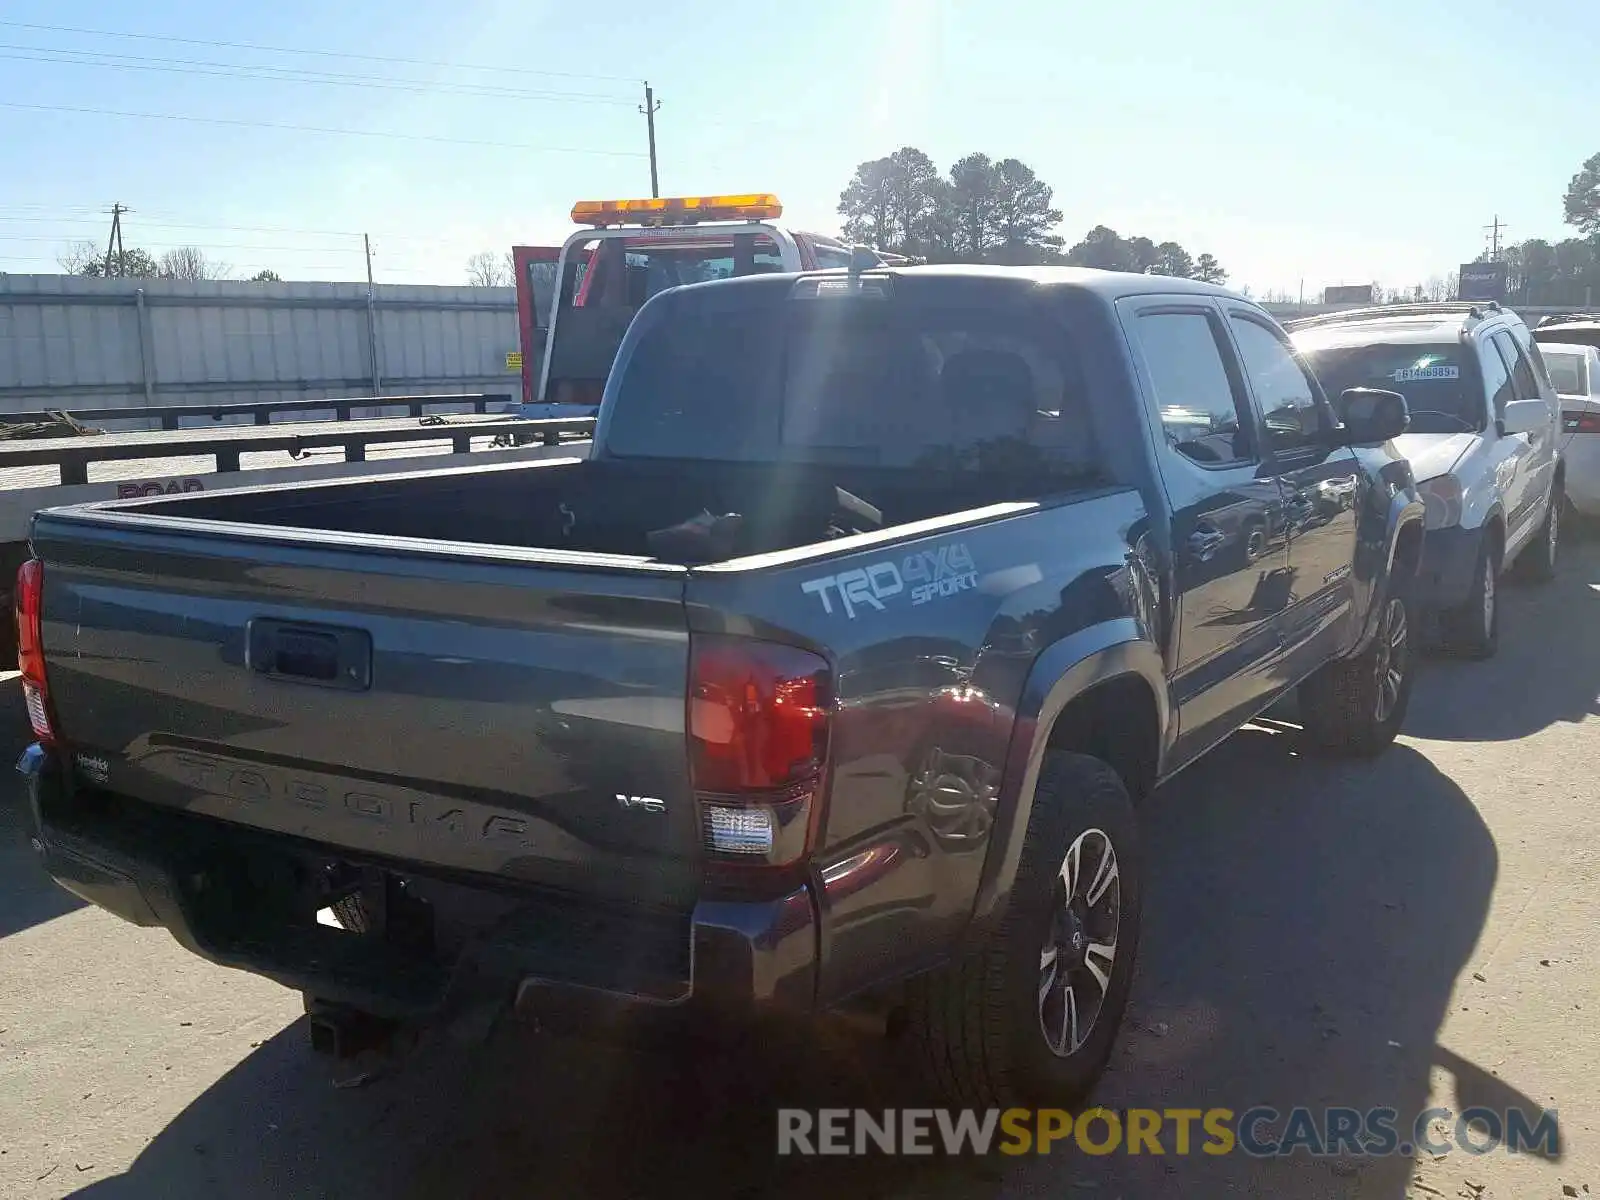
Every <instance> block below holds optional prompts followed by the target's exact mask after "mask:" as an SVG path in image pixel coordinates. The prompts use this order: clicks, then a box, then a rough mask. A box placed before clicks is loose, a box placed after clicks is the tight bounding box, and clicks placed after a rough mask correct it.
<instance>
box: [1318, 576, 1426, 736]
mask: <svg viewBox="0 0 1600 1200" xmlns="http://www.w3.org/2000/svg"><path fill="white" fill-rule="evenodd" d="M1416 644H1417V643H1416V622H1415V621H1414V620H1413V619H1412V611H1411V602H1410V600H1409V598H1408V597H1407V594H1406V591H1405V589H1404V588H1401V589H1399V590H1398V591H1397V592H1396V594H1394V595H1392V596H1389V597H1387V598H1385V600H1384V601H1383V611H1382V613H1381V614H1380V616H1379V618H1378V632H1377V633H1376V634H1375V635H1374V636H1373V639H1372V641H1371V643H1370V644H1369V645H1368V646H1367V648H1366V649H1365V650H1363V651H1362V652H1361V653H1360V654H1357V655H1355V656H1354V657H1352V658H1342V659H1338V660H1336V661H1334V662H1331V663H1327V664H1326V665H1324V666H1323V667H1322V669H1321V670H1319V671H1317V672H1316V674H1314V675H1312V676H1311V678H1309V679H1307V680H1306V681H1305V682H1304V683H1302V684H1301V685H1300V695H1299V700H1300V717H1301V721H1302V722H1303V727H1304V730H1305V736H1306V738H1307V739H1308V740H1309V742H1310V744H1311V746H1312V747H1313V748H1314V749H1317V750H1320V751H1322V752H1323V753H1325V754H1332V755H1339V756H1343V757H1350V758H1369V757H1371V756H1372V755H1375V754H1380V753H1382V752H1383V751H1384V750H1386V749H1388V747H1389V745H1390V743H1392V742H1393V741H1394V739H1395V735H1396V734H1398V733H1399V732H1400V726H1401V724H1402V723H1403V722H1404V721H1405V719H1406V707H1407V706H1408V705H1409V704H1410V703H1411V683H1412V675H1413V674H1414V670H1415V666H1416V661H1417V653H1416ZM1391 668H1392V669H1393V670H1394V671H1395V672H1396V673H1397V674H1398V680H1396V679H1394V678H1392V677H1391V675H1390V671H1391ZM1385 685H1387V687H1386V686H1385Z"/></svg>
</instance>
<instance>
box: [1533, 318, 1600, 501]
mask: <svg viewBox="0 0 1600 1200" xmlns="http://www.w3.org/2000/svg"><path fill="white" fill-rule="evenodd" d="M1539 349H1540V350H1541V351H1542V352H1543V354H1544V361H1545V365H1546V366H1548V367H1549V368H1550V382H1551V383H1553V384H1554V385H1555V389H1556V394H1557V395H1559V396H1560V397H1561V432H1562V435H1563V437H1564V438H1565V443H1564V445H1563V446H1562V451H1561V457H1562V461H1563V462H1565V463H1566V465H1567V503H1569V504H1571V505H1572V507H1573V509H1574V510H1575V511H1577V512H1579V513H1582V514H1583V515H1584V516H1585V517H1592V518H1593V517H1600V350H1596V349H1595V348H1594V347H1593V346H1584V345H1579V344H1578V343H1576V342H1551V341H1546V340H1545V337H1544V331H1543V330H1541V331H1540V334H1539Z"/></svg>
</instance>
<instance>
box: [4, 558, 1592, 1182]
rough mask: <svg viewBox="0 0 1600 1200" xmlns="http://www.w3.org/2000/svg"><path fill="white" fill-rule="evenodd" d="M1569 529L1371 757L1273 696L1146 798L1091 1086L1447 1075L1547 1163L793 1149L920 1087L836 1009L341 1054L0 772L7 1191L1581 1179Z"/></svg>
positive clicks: (1281, 1095)
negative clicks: (1355, 758)
mask: <svg viewBox="0 0 1600 1200" xmlns="http://www.w3.org/2000/svg"><path fill="white" fill-rule="evenodd" d="M1572 551H1573V552H1572V553H1571V555H1570V556H1569V560H1568V562H1567V564H1566V565H1565V567H1564V569H1563V572H1562V576H1561V578H1560V579H1559V580H1558V581H1557V582H1556V583H1554V584H1552V585H1549V586H1547V587H1544V588H1539V589H1532V588H1524V587H1517V588H1512V589H1508V590H1507V592H1506V596H1505V598H1506V608H1505V612H1504V615H1503V623H1504V625H1503V628H1504V632H1503V641H1502V647H1501V652H1500V656H1499V657H1498V658H1497V659H1495V660H1494V661H1492V662H1488V663H1465V662H1457V661H1451V660H1449V659H1440V658H1434V659H1430V660H1428V661H1427V662H1426V663H1425V666H1424V674H1423V676H1422V677H1421V679H1420V680H1419V684H1418V688H1417V692H1416V695H1415V698H1414V700H1413V705H1412V710H1411V714H1410V719H1409V721H1408V723H1407V728H1406V734H1405V736H1404V737H1403V738H1402V740H1401V744H1400V745H1399V746H1397V747H1396V748H1395V749H1394V750H1393V751H1391V752H1390V753H1389V754H1387V755H1386V756H1384V757H1383V758H1382V759H1380V760H1378V761H1375V762H1371V763H1361V764H1335V765H1329V764H1326V763H1323V762H1318V761H1316V760H1310V759H1305V758H1302V757H1301V756H1300V754H1299V753H1298V752H1297V749H1296V744H1295V735H1294V731H1293V729H1292V727H1288V726H1284V725H1280V724H1278V723H1275V722H1271V721H1269V722H1264V723H1263V724H1262V725H1260V726H1258V727H1252V728H1250V729H1248V730H1245V731H1244V732H1242V733H1241V734H1240V735H1238V736H1237V737H1235V738H1233V739H1232V740H1231V741H1230V742H1228V743H1227V744H1226V745H1225V746H1223V747H1222V748H1220V749H1219V750H1218V751H1217V752H1216V753H1215V754H1213V755H1212V756H1210V758H1208V759H1207V760H1206V761H1205V762H1203V763H1201V764H1199V765H1198V766H1197V767H1195V768H1194V769H1193V770H1191V771H1190V772H1188V773H1186V774H1185V775H1184V776H1182V777H1181V778H1180V779H1178V780H1177V781H1175V782H1174V783H1172V784H1170V785H1168V786H1167V787H1166V788H1164V789H1162V791H1161V792H1160V793H1159V794H1158V795H1157V796H1155V797H1154V798H1153V799H1152V801H1151V803H1150V805H1149V808H1148V813H1147V831H1148V832H1147V836H1148V839H1149V842H1150V844H1149V847H1148V851H1147V852H1148V855H1149V859H1150V878H1151V883H1150V885H1149V890H1148V894H1147V897H1146V922H1147V925H1146V931H1145V942H1144V945H1143V947H1142V951H1141V967H1140V975H1139V978H1138V981H1137V984H1136V987H1135V998H1134V1003H1133V1011H1132V1016H1131V1019H1130V1022H1129V1024H1128V1025H1127V1026H1126V1027H1125V1029H1124V1032H1123V1035H1122V1037H1121V1040H1120V1043H1119V1047H1118V1050H1117V1053H1116V1056H1115V1059H1114V1064H1113V1068H1112V1070H1111V1071H1110V1073H1109V1074H1108V1076H1107V1078H1106V1080H1105V1082H1104V1084H1103V1085H1102V1087H1101V1089H1100V1091H1099V1094H1098V1096H1097V1099H1098V1100H1099V1101H1100V1102H1101V1103H1103V1104H1106V1105H1108V1106H1112V1107H1118V1106H1151V1107H1158V1108H1171V1107H1196V1108H1204V1107H1209V1106H1214V1105H1215V1106H1225V1107H1229V1108H1232V1109H1234V1110H1236V1111H1242V1110H1244V1109H1246V1108H1249V1107H1251V1106H1253V1105H1256V1104H1270V1105H1274V1106H1277V1107H1280V1108H1287V1107H1289V1106H1291V1105H1294V1104H1304V1105H1311V1106H1324V1105H1349V1106H1353V1107H1357V1108H1361V1109H1366V1108H1369V1107H1373V1106H1378V1105H1388V1106H1391V1107H1393V1108H1395V1109H1397V1110H1399V1111H1400V1112H1401V1113H1402V1114H1405V1120H1406V1121H1409V1118H1410V1115H1411V1114H1414V1113H1415V1112H1417V1111H1419V1110H1421V1109H1424V1108H1426V1107H1428V1106H1430V1105H1435V1104H1436V1105H1439V1106H1442V1107H1447V1108H1451V1109H1453V1110H1456V1111H1458V1112H1459V1111H1460V1110H1461V1109H1462V1108H1465V1107H1468V1106H1470V1105H1473V1104H1485V1105H1488V1106H1490V1107H1494V1108H1499V1109H1504V1108H1506V1107H1510V1106H1522V1107H1524V1108H1526V1109H1529V1110H1534V1111H1537V1110H1538V1109H1540V1108H1541V1107H1548V1108H1553V1109H1555V1110H1556V1111H1557V1112H1558V1113H1559V1123H1560V1128H1561V1133H1562V1140H1561V1145H1560V1148H1559V1152H1558V1153H1557V1154H1556V1155H1555V1156H1554V1157H1553V1158H1546V1157H1540V1156H1529V1155H1522V1156H1516V1157H1513V1156H1509V1155H1507V1154H1505V1153H1503V1152H1496V1153H1494V1154H1490V1155H1485V1156H1481V1157H1477V1156H1471V1155H1467V1154H1464V1153H1460V1152H1456V1153H1453V1154H1450V1155H1448V1156H1445V1157H1442V1158H1440V1159H1437V1160H1435V1159H1434V1158H1433V1157H1431V1156H1428V1155H1424V1156H1422V1158H1421V1159H1420V1160H1410V1159H1401V1158H1390V1159H1382V1160H1353V1159H1336V1160H1328V1159H1322V1160H1312V1159H1309V1158H1307V1157H1304V1156H1301V1155H1297V1156H1294V1157H1292V1158H1289V1159H1284V1160H1264V1161H1263V1160H1253V1159H1250V1158H1248V1157H1245V1156H1242V1155H1230V1156H1226V1157H1220V1158H1212V1157H1205V1156H1201V1155H1194V1156H1190V1157H1182V1158H1180V1157H1176V1156H1171V1157H1165V1158H1156V1157H1151V1156H1138V1157H1128V1156H1123V1155H1116V1156H1111V1157H1104V1158H1090V1157H1087V1156H1084V1155H1083V1154H1081V1153H1079V1152H1078V1151H1077V1150H1075V1149H1065V1150H1064V1149H1062V1148H1061V1147H1058V1148H1057V1152H1056V1153H1054V1154H1052V1155H1051V1156H1049V1157H1047V1158H1027V1159H1000V1160H995V1161H988V1162H973V1161H965V1162H957V1163H947V1162H921V1163H918V1164H912V1163H910V1162H908V1160H900V1161H899V1162H890V1161H883V1160H878V1161H871V1162H863V1161H856V1160H838V1159H831V1160H825V1161H814V1162H811V1163H804V1164H802V1163H797V1162H794V1161H786V1162H779V1161H777V1160H775V1158H774V1156H773V1154H772V1146H773V1140H774V1135H773V1129H774V1117H773V1108H774V1106H775V1105H777V1104H779V1103H784V1104H792V1105H801V1106H809V1107H817V1106H822V1105H830V1104H831V1105H860V1106H866V1107H880V1106H882V1105H884V1104H887V1103H892V1102H894V1101H895V1100H896V1099H897V1098H899V1097H900V1096H902V1095H903V1094H904V1093H903V1091H902V1089H901V1086H900V1082H901V1079H902V1078H903V1067H902V1064H901V1063H900V1061H899V1060H898V1059H897V1058H896V1057H895V1055H894V1054H893V1052H892V1051H886V1050H884V1049H883V1048H882V1047H881V1046H880V1045H879V1044H878V1043H877V1042H874V1041H870V1040H868V1039H865V1038H864V1037H863V1036H861V1035H860V1034H859V1033H857V1032H855V1031H852V1030H849V1029H846V1028H843V1027H839V1028H829V1029H827V1030H825V1031H824V1032H823V1034H822V1035H821V1036H820V1037H819V1038H818V1039H816V1040H812V1039H808V1038H805V1037H802V1036H800V1035H799V1032H798V1031H796V1032H795V1033H793V1034H787V1033H786V1034H780V1035H778V1036H772V1037H768V1038H765V1039H763V1040H762V1041H761V1042H760V1044H759V1045H752V1044H750V1043H749V1042H746V1041H741V1042H732V1043H729V1044H728V1045H726V1046H724V1047H722V1048H720V1049H717V1050H708V1049H706V1048H704V1047H700V1048H697V1049H695V1048H690V1047H688V1046H683V1045H680V1046H674V1045H669V1044H665V1043H656V1044H652V1045H647V1046H644V1047H638V1048H634V1049H627V1050H624V1049H616V1048H604V1047H600V1046H597V1045H594V1044H590V1043H579V1042H569V1041H560V1040H556V1039H553V1038H548V1037H540V1036H537V1035H534V1034H532V1033H530V1032H527V1031H524V1030H521V1029H508V1030H504V1031H502V1032H501V1033H499V1034H497V1035H496V1036H495V1037H494V1038H493V1039H492V1040H491V1042H490V1043H489V1044H488V1045H487V1046H484V1047H482V1048H479V1049H477V1050H475V1051H472V1052H470V1053H463V1052H451V1051H447V1050H446V1049H443V1048H435V1049H425V1050H424V1051H422V1052H421V1053H419V1054H418V1055H417V1056H415V1057H414V1058H412V1059H410V1060H408V1061H407V1062H405V1063H404V1064H402V1065H401V1066H400V1067H398V1068H397V1069H395V1070H394V1071H392V1072H391V1073H389V1074H387V1075H384V1076H381V1077H379V1078H377V1079H375V1080H373V1081H371V1082H368V1083H367V1084H365V1086H359V1087H340V1086H335V1080H334V1078H333V1076H334V1068H333V1067H332V1066H331V1065H330V1064H328V1063H327V1062H325V1061H323V1060H320V1059H317V1058H314V1057H313V1056H312V1055H311V1054H310V1052H309V1050H308V1048H307V1046H306V1044H305V1043H306V1039H305V1031H304V1026H303V1023H302V1022H301V1021H300V1019H299V1018H300V1001H299V998H298V997H297V996H295V995H293V994H291V993H289V992H286V991H284V990H283V989H281V988H279V987H277V986H276V985H273V984H270V983H265V982H263V981H261V980H258V979H255V978H252V977H250V976H246V975H242V974H238V973H235V972H230V971H227V970H224V969H221V968H218V967H213V966H210V965H208V964H205V963H203V962H200V961H199V960H196V959H193V958H191V957H190V956H188V955H187V954H185V953H184V952H182V951H181V950H179V949H178V947H177V946H176V944H175V943H173V942H172V940H171V939H170V938H169V937H168V936H167V935H166V934H165V933H163V932H160V931H150V930H138V929H135V928H133V927H131V926H126V925H123V924H121V923H120V922H118V921H116V920H115V919H113V918H111V917H109V916H107V915H105V914H103V913H101V912H98V911H95V910H91V909H88V908H85V907H83V906H80V905H78V904H76V903H75V902H74V901H73V900H72V899H71V898H70V897H68V896H67V895H65V894H64V893H60V892H58V891H56V890H55V889H53V887H52V886H51V885H49V884H48V882H47V881H46V880H45V879H44V878H43V877H42V875H41V874H40V873H39V871H38V869H37V867H36V866H35V865H34V864H33V862H32V861H31V858H30V857H29V854H28V852H27V850H26V848H25V846H24V845H23V839H22V834H21V831H20V820H19V817H18V815H17V812H16V804H15V800H14V796H15V792H16V789H15V788H14V787H13V786H11V785H0V786H4V787H5V789H6V795H5V796H4V797H0V834H3V836H0V981H3V982H0V1193H3V1194H4V1195H6V1196H24V1197H53V1196H67V1195H78V1194H81V1195H83V1196H85V1197H89V1198H93V1200H135V1198H138V1200H145V1198H151V1200H154V1198H157V1197H160V1198H166V1197H187V1196H207V1197H230V1198H231V1197H240V1198H250V1200H255V1198H258V1197H269V1196H271V1197H288V1196H292V1197H301V1196H305V1197H323V1196H326V1197H338V1198H339V1200H367V1198H369V1197H371V1198H376V1197H386V1198H387V1197H408V1198H413V1200H425V1198H426V1200H433V1198H443V1197H464V1196H473V1197H476V1196H484V1197H489V1196H517V1197H533V1196H539V1197H546V1196H549V1197H577V1196H584V1197H593V1198H597V1200H598V1198H602V1197H639V1196H651V1195H672V1196H688V1195H695V1196H704V1197H712V1196H725V1195H731V1196H744V1197H755V1196H763V1197H787V1196H796V1197H798V1196H802V1195H804V1196H808V1197H814V1196H817V1195H820V1194H824V1191H823V1190H825V1194H827V1195H828V1196H830V1197H842V1196H881V1195H887V1196H894V1197H902V1198H910V1197H938V1198H940V1200H944V1198H950V1200H954V1198H957V1197H966V1198H973V1200H977V1198H983V1200H990V1198H999V1197H1022V1196H1041V1197H1042V1196H1051V1197H1077V1196H1083V1197H1086V1198H1096V1197H1114V1196H1138V1197H1143V1196H1153V1195H1182V1196H1184V1197H1190V1198H1195V1197H1198V1198H1202V1200H1204V1198H1208V1197H1219V1196H1245V1195H1249V1196H1296V1197H1298V1196H1309V1197H1383V1198H1391V1197H1402V1196H1412V1197H1418V1198H1419V1200H1420V1198H1423V1197H1428V1198H1432V1197H1439V1196H1444V1197H1450V1198H1454V1197H1457V1196H1460V1197H1464V1198H1465V1200H1479V1198H1482V1197H1488V1198H1498V1197H1507V1198H1510V1197H1515V1198H1517V1200H1524V1198H1537V1197H1547V1196H1548V1197H1563V1196H1568V1195H1577V1196H1583V1195H1588V1194H1591V1191H1590V1189H1593V1194H1597V1195H1600V1148H1597V1142H1596V1134H1595V1127H1596V1125H1600V1088H1597V1086H1596V1083H1595V1081H1596V1078H1597V1074H1600V1037H1597V1036H1596V1035H1595V1033H1594V1020H1595V1016H1596V1014H1597V1013H1600V949H1597V942H1596V938H1595V931H1596V929H1597V928H1600V820H1597V814H1596V812H1595V792H1596V788H1595V773H1594V764H1595V760H1596V757H1597V755H1600V734H1597V730H1600V725H1596V724H1591V723H1589V719H1590V718H1591V716H1592V714H1593V713H1594V712H1595V711H1596V707H1595V706H1596V696H1597V693H1600V636H1597V632H1596V631H1600V595H1597V594H1596V593H1597V589H1600V548H1597V547H1596V546H1595V545H1593V544H1588V545H1583V546H1577V547H1573V548H1572ZM1591 622H1593V625H1591ZM11 694H12V693H10V692H8V693H7V695H11ZM13 703H14V701H13ZM19 721H20V716H17V715H16V714H13V715H12V718H11V723H10V724H8V725H6V726H4V728H8V729H15V728H16V725H17V722H19ZM22 740H23V739H22V736H21V734H20V732H18V733H17V734H16V735H15V741H16V743H17V745H18V746H20V744H21V741H22ZM343 1082H348V1081H343Z"/></svg>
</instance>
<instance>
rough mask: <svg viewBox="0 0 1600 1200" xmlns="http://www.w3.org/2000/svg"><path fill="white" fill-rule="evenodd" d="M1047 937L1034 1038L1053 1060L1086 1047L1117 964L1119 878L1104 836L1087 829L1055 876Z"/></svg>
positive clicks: (1112, 850)
mask: <svg viewBox="0 0 1600 1200" xmlns="http://www.w3.org/2000/svg"><path fill="white" fill-rule="evenodd" d="M1053 899H1054V909H1053V911H1052V913H1051V918H1050V930H1049V932H1048V934H1047V935H1046V938H1045V944H1044V947H1043V949H1041V950H1040V952H1039V1030H1040V1032H1041V1033H1043V1034H1044V1040H1045V1044H1046V1045H1047V1046H1049V1047H1050V1052H1051V1053H1052V1054H1054V1055H1056V1056H1057V1057H1060V1058H1065V1057H1067V1056H1068V1055H1071V1054H1074V1053H1076V1052H1077V1051H1078V1050H1079V1049H1080V1048H1081V1047H1082V1046H1083V1044H1084V1043H1085V1042H1086V1041H1088V1039H1089V1035H1090V1033H1091V1032H1093V1030H1094V1026H1095V1022H1096V1021H1097V1020H1098V1019H1099V1017H1100V1013H1101V1010H1102V1009H1104V1007H1105V1001H1106V993H1107V991H1108V990H1109V989H1110V987H1111V972H1112V968H1113V966H1114V965H1115V964H1116V959H1117V934H1118V931H1119V928H1120V924H1121V919H1122V878H1121V872H1120V870H1119V868H1118V866H1117V852H1116V848H1115V847H1114V846H1113V845H1112V844H1111V839H1110V837H1108V836H1107V835H1106V833H1105V831H1104V830H1101V829H1087V830H1085V831H1084V832H1082V833H1080V834H1079V835H1078V836H1077V838H1076V839H1074V840H1073V843H1072V845H1071V846H1070V847H1068V849H1067V853H1066V857H1065V858H1063V859H1062V860H1061V868H1060V870H1059V871H1057V873H1056V879H1055V887H1054V891H1053Z"/></svg>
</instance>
